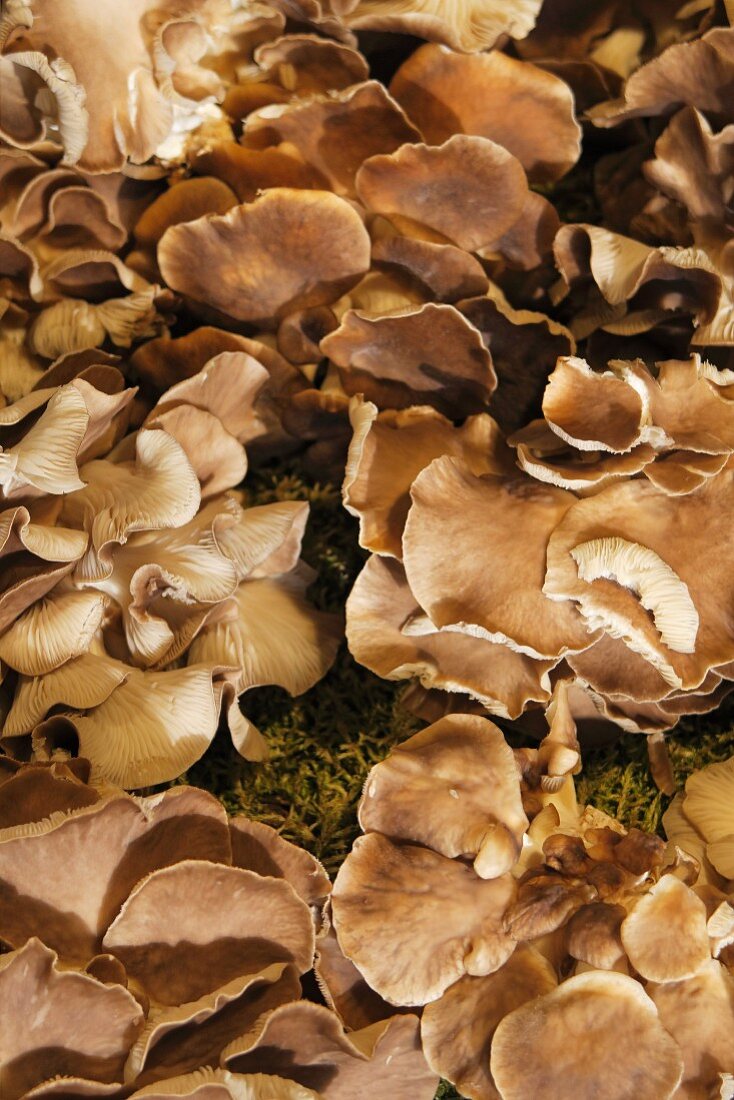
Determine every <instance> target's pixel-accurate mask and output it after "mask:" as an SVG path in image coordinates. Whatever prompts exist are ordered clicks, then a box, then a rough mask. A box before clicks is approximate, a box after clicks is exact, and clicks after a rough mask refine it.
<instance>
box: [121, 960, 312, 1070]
mask: <svg viewBox="0 0 734 1100" xmlns="http://www.w3.org/2000/svg"><path fill="white" fill-rule="evenodd" d="M108 957H109V958H113V956H108ZM115 962H117V960H115ZM117 965H118V966H120V967H122V964H121V963H119V962H117ZM123 969H124V968H123ZM300 992H301V986H300V982H299V980H298V972H297V970H296V969H295V967H293V966H291V965H287V964H285V963H273V964H272V965H271V966H267V967H265V968H264V969H263V970H261V971H259V972H258V973H256V974H244V975H242V976H241V977H237V978H233V979H232V981H230V982H227V984H226V985H224V986H222V987H220V988H219V989H217V990H215V991H214V992H213V993H207V994H204V996H202V997H199V998H198V999H197V1000H196V1001H191V1002H187V1003H185V1004H182V1005H175V1006H173V1007H166V1006H163V1007H156V1006H154V1007H152V1008H151V1009H150V1010H149V1012H148V1018H147V1021H146V1024H145V1027H144V1028H143V1030H142V1031H141V1033H140V1035H139V1036H138V1038H137V1040H136V1042H135V1043H134V1045H133V1047H132V1049H131V1051H130V1054H129V1055H128V1059H127V1062H126V1063H125V1080H126V1081H128V1082H132V1081H135V1083H136V1084H137V1085H139V1086H142V1085H144V1084H146V1083H147V1082H150V1081H157V1080H161V1079H165V1080H166V1083H167V1079H168V1078H170V1077H173V1076H175V1075H178V1074H181V1073H186V1072H187V1071H189V1070H195V1069H197V1068H198V1067H199V1066H202V1065H205V1064H208V1063H211V1062H214V1061H218V1060H219V1054H220V1052H221V1051H222V1050H223V1049H224V1048H225V1047H226V1046H227V1045H228V1043H230V1042H231V1041H232V1040H233V1039H235V1038H237V1036H239V1035H242V1034H243V1033H244V1032H247V1031H249V1030H250V1028H251V1027H252V1026H253V1024H254V1023H255V1021H256V1020H257V1019H259V1017H260V1016H262V1014H263V1013H265V1012H270V1011H272V1009H274V1008H277V1006H278V1005H281V1004H285V1003H286V1002H288V1001H292V1000H294V999H295V998H297V997H299V996H300Z"/></svg>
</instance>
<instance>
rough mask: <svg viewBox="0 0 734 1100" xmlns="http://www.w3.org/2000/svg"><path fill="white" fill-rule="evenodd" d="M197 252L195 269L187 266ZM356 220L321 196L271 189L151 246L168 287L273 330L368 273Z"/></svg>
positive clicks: (365, 240) (364, 239) (363, 235)
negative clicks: (155, 248) (282, 320)
mask: <svg viewBox="0 0 734 1100" xmlns="http://www.w3.org/2000/svg"><path fill="white" fill-rule="evenodd" d="M194 253H195V254H196V255H197V256H198V257H199V259H200V263H198V264H197V265H195V266H192V265H191V263H190V262H189V258H190V256H191V255H192V254H194ZM369 259H370V243H369V237H368V235H367V231H366V230H365V228H364V226H363V224H362V220H361V218H360V217H359V214H357V212H356V211H355V210H354V209H353V207H351V206H350V205H349V203H347V202H345V201H344V200H343V199H340V198H339V197H338V196H336V195H333V194H331V193H330V192H327V191H295V190H291V189H289V188H284V187H274V188H272V189H271V190H270V191H266V192H265V193H264V194H262V195H261V196H260V197H259V198H258V199H256V200H255V202H253V203H248V204H244V205H242V206H235V207H233V208H232V209H231V210H230V211H229V212H228V213H227V214H223V215H221V216H218V215H209V216H206V217H203V218H199V219H197V220H196V221H193V222H188V223H182V224H181V225H175V226H172V227H171V228H170V229H168V230H167V231H166V233H165V234H164V235H163V238H162V239H161V242H160V244H159V246H158V263H159V264H160V267H161V271H162V272H163V275H164V278H165V279H166V282H167V283H168V284H169V286H171V287H173V289H174V290H178V291H180V292H181V293H183V294H186V295H187V297H189V298H193V299H194V300H195V301H198V302H203V303H204V304H205V305H208V306H213V307H214V308H215V309H217V310H218V311H219V312H221V313H224V314H227V315H228V316H230V317H234V318H236V319H237V320H239V321H255V322H258V323H260V324H265V325H268V324H272V323H273V322H274V321H277V320H279V319H280V318H281V317H284V316H285V315H287V314H288V313H291V312H293V311H294V310H296V309H304V308H306V307H309V306H319V305H328V304H329V303H330V302H333V301H335V300H336V299H337V298H338V297H339V296H340V295H341V294H343V293H344V292H345V291H347V290H348V289H349V288H350V287H352V286H354V284H355V283H356V282H357V281H358V280H359V278H360V277H361V276H362V275H363V274H364V273H365V272H366V271H367V269H368V267H369Z"/></svg>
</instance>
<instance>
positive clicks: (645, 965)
mask: <svg viewBox="0 0 734 1100" xmlns="http://www.w3.org/2000/svg"><path fill="white" fill-rule="evenodd" d="M620 935H621V937H622V943H623V945H624V949H625V951H626V952H627V955H628V956H629V960H630V962H631V964H632V966H633V967H634V968H635V970H637V971H638V973H639V974H640V975H641V976H642V977H643V978H646V979H648V980H649V981H653V982H675V981H680V980H681V979H683V978H691V977H693V975H694V974H696V973H698V971H699V970H700V969H701V967H702V966H704V965H705V964H706V963H707V962H708V960H709V958H710V947H709V939H708V932H707V930H706V907H705V905H704V904H703V902H702V901H701V900H700V898H698V897H696V895H695V894H694V893H693V891H692V890H691V889H690V888H689V887H688V886H686V885H685V883H683V882H681V881H680V879H678V878H676V877H675V875H663V877H662V878H661V879H660V880H659V881H658V882H657V883H655V885H654V886H653V887H652V889H651V890H650V891H649V892H648V893H647V894H645V895H644V896H643V897H642V898H640V900H639V901H638V902H637V904H636V905H635V907H634V908H633V909H632V911H631V913H630V914H629V915H628V916H627V917H626V918H625V920H624V921H623V922H622V926H621V929H620Z"/></svg>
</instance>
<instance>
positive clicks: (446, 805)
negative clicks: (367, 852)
mask: <svg viewBox="0 0 734 1100" xmlns="http://www.w3.org/2000/svg"><path fill="white" fill-rule="evenodd" d="M359 823H360V826H361V827H362V830H363V831H364V832H373V831H376V832H380V833H382V834H383V835H385V836H389V837H391V838H392V839H394V840H409V841H412V842H414V843H417V844H425V845H426V846H427V847H429V848H433V850H434V851H435V852H439V853H440V854H441V855H444V856H449V857H450V858H455V857H457V856H462V857H468V858H471V859H474V870H475V871H476V872H477V874H478V875H480V876H481V877H482V878H497V877H498V876H499V875H502V874H505V872H507V871H509V870H510V869H511V868H512V866H513V864H514V863H515V861H516V859H517V856H518V854H519V851H520V847H521V845H522V837H523V833H524V832H525V830H526V829H527V827H528V819H527V817H526V816H525V813H524V811H523V808H522V799H521V797H520V776H519V774H518V771H517V767H516V766H515V758H514V756H513V754H512V750H511V749H510V747H509V745H508V744H507V742H506V741H505V739H504V737H503V735H502V733H501V732H500V730H498V729H497V727H496V726H495V725H493V723H492V722H489V721H487V719H485V718H478V717H475V716H473V715H469V714H466V715H464V714H462V715H458V714H457V715H449V716H448V717H446V718H443V719H442V720H441V721H439V722H435V723H434V724H433V725H432V726H429V727H428V728H427V729H424V730H421V731H420V733H416V734H415V735H414V736H413V737H410V738H409V739H408V740H407V741H404V742H403V743H402V744H400V745H398V746H397V747H396V748H395V749H393V751H392V752H391V753H390V755H389V756H388V757H387V759H385V760H383V761H382V763H380V764H376V765H375V767H374V768H373V769H372V771H371V772H370V773H369V775H368V777H367V780H366V783H365V788H364V795H363V797H362V801H361V802H360V805H359Z"/></svg>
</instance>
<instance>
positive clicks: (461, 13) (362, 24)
mask: <svg viewBox="0 0 734 1100" xmlns="http://www.w3.org/2000/svg"><path fill="white" fill-rule="evenodd" d="M540 6H541V5H540V3H539V0H510V2H509V3H498V0H489V2H487V0H469V3H466V4H464V3H457V2H456V0H449V2H448V3H444V2H441V0H418V2H417V3H416V2H412V3H405V2H404V0H403V2H399V3H395V2H394V0H359V2H358V3H356V4H353V3H350V4H348V5H347V6H346V11H345V13H344V18H345V21H346V23H347V25H348V26H350V27H351V28H352V29H354V30H384V31H393V32H397V33H399V34H411V35H415V36H416V37H418V38H427V39H429V40H430V41H437V42H445V43H446V45H448V46H452V47H453V48H454V49H456V50H466V51H471V50H485V49H489V47H491V46H494V45H495V43H496V42H497V41H499V40H502V39H503V37H504V36H505V35H509V36H510V37H511V38H524V37H525V35H526V34H528V32H529V31H530V30H532V28H533V26H534V25H535V19H536V17H537V15H538V12H539V10H540Z"/></svg>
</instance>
